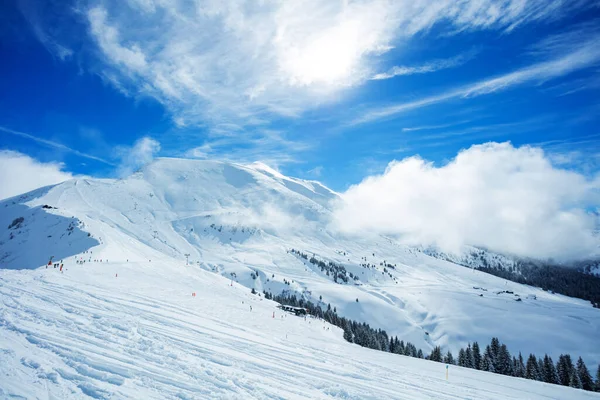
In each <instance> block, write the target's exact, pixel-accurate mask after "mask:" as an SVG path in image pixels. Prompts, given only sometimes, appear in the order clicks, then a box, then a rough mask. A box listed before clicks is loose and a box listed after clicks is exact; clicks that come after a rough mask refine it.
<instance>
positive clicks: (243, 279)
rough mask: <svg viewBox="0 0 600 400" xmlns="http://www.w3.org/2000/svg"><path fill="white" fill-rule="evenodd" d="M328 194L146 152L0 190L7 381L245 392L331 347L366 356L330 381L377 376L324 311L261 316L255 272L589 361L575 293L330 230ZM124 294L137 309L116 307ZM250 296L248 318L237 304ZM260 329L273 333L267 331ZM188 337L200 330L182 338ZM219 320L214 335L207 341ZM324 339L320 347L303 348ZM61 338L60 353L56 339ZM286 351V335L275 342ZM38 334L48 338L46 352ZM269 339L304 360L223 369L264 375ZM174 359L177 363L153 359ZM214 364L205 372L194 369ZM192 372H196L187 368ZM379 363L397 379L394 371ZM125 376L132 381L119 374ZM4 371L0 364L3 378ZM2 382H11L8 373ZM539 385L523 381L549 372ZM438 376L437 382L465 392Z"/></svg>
mask: <svg viewBox="0 0 600 400" xmlns="http://www.w3.org/2000/svg"><path fill="white" fill-rule="evenodd" d="M337 198H338V194H336V193H335V192H333V191H332V190H330V189H328V188H326V187H325V186H323V185H322V184H320V183H318V182H313V181H305V180H300V179H294V178H289V177H286V176H283V175H281V174H280V173H278V172H277V171H274V170H272V169H270V168H269V167H267V166H265V165H263V164H258V163H256V164H252V165H238V164H231V163H223V162H215V161H192V160H180V159H158V160H156V161H155V162H153V163H152V164H150V165H148V166H146V167H144V168H143V169H142V170H140V171H139V172H137V173H135V174H134V175H132V176H131V177H129V178H127V179H123V180H110V179H75V180H71V181H67V182H64V183H62V184H59V185H56V186H52V187H46V188H42V189H38V190H35V191H33V192H30V193H28V194H25V195H22V196H18V197H14V198H11V199H7V200H5V201H3V202H0V227H2V229H0V268H2V270H0V299H1V300H2V302H3V309H2V311H1V313H0V331H1V332H2V337H3V338H7V339H0V362H2V363H3V365H10V371H11V372H10V373H11V374H13V375H11V376H14V377H15V378H18V379H16V381H17V382H30V381H32V380H36V379H38V380H39V379H41V380H42V381H43V382H44V383H43V384H44V385H50V386H51V387H53V388H54V389H52V390H50V389H49V391H50V392H52V393H54V396H57V397H58V398H66V397H69V396H71V397H75V398H77V393H79V394H80V393H82V392H83V393H85V394H87V395H88V396H91V397H96V398H104V397H109V393H110V390H113V389H115V388H114V386H115V385H116V387H118V390H119V391H120V392H119V393H121V396H123V397H129V396H131V397H135V395H134V393H136V392H135V388H137V387H139V386H140V385H142V386H143V383H144V382H153V383H152V384H153V385H155V386H153V387H152V388H150V389H149V390H150V392H148V393H149V394H148V396H147V398H155V397H156V398H164V397H167V398H175V397H176V396H179V397H180V398H203V397H213V396H217V397H218V396H222V397H228V395H227V393H229V394H230V395H231V393H233V396H234V397H236V396H238V397H245V396H246V395H248V393H251V392H252V393H259V395H258V396H257V397H272V396H275V395H280V396H283V397H285V398H287V397H296V396H297V397H302V394H301V393H303V392H302V391H301V390H302V389H301V387H302V386H303V385H305V384H306V382H308V381H309V380H310V379H311V378H310V374H309V371H310V370H312V369H315V368H316V369H318V368H319V367H318V366H319V365H320V363H322V362H324V363H334V364H335V363H339V364H340V365H341V364H343V357H342V358H340V357H339V356H340V354H341V353H342V352H348V354H350V356H349V357H355V358H354V360H356V362H360V361H359V360H361V359H363V358H364V359H365V360H375V359H377V360H378V361H373V364H372V365H370V366H366V367H361V366H358V365H356V366H354V367H352V369H351V370H348V369H344V368H342V367H340V366H338V367H339V368H338V367H334V368H331V369H330V368H329V367H327V368H325V369H323V370H322V371H323V372H324V373H326V374H331V376H332V377H333V376H335V377H336V379H337V378H340V377H341V378H340V379H342V380H343V381H344V382H349V381H350V378H351V377H354V378H356V379H358V378H359V377H365V376H366V377H368V378H365V379H368V380H369V384H370V385H374V386H377V385H379V383H377V382H376V381H377V379H378V378H374V377H373V374H377V372H376V369H377V368H376V367H375V365H376V364H377V363H378V362H379V361H380V359H379V358H380V357H383V354H382V355H378V354H372V353H373V352H372V351H370V350H367V349H361V348H357V349H355V348H356V347H357V346H352V345H350V344H347V343H344V342H343V339H342V338H341V333H340V332H339V331H338V330H337V328H334V329H333V330H332V331H331V330H329V331H328V330H327V328H328V327H325V326H324V325H323V324H322V323H321V324H320V326H319V327H316V326H315V325H311V326H307V325H306V324H305V323H304V322H305V321H301V320H300V319H298V321H296V320H295V319H293V320H292V321H290V322H289V324H287V322H286V324H284V322H283V321H277V320H276V321H272V319H273V318H271V312H272V311H273V310H274V305H273V304H274V303H272V302H270V301H268V300H264V301H263V300H262V298H260V300H259V298H257V297H256V296H253V295H251V294H250V289H252V288H253V289H255V290H256V291H257V292H259V293H262V292H263V291H265V292H270V293H272V294H279V293H282V292H286V293H296V294H298V295H302V296H304V298H306V299H308V300H311V301H312V302H314V303H320V304H322V305H323V306H324V307H326V306H327V305H328V304H330V305H331V307H334V308H335V309H336V310H337V313H338V314H339V315H341V316H345V317H347V318H351V319H353V320H356V321H361V322H367V323H369V324H370V325H371V326H373V327H375V328H381V329H385V330H386V331H387V332H388V334H391V335H394V336H396V335H397V336H398V337H399V338H401V339H403V340H407V341H410V342H412V343H414V344H415V345H416V346H417V347H420V348H422V349H423V350H425V351H430V350H431V349H432V348H433V347H434V346H436V345H439V346H442V348H444V349H449V350H452V351H454V352H455V351H456V350H457V349H459V348H461V347H463V346H465V345H466V344H467V343H468V342H473V341H479V342H480V343H488V342H489V340H490V339H491V338H492V337H494V336H497V337H499V338H500V339H501V340H502V341H503V342H504V343H506V344H507V345H508V347H509V349H510V350H511V352H512V353H513V354H514V353H518V352H519V351H521V352H522V353H523V354H524V355H526V354H529V353H530V352H533V353H535V354H537V355H543V354H544V353H548V354H549V355H551V356H552V357H553V358H554V359H556V358H558V355H559V354H561V353H570V354H572V355H574V356H578V355H581V356H582V357H583V358H584V360H585V361H586V363H587V364H588V366H589V367H591V368H594V370H595V367H596V366H597V363H598V360H600V345H599V344H600V343H599V341H598V337H597V336H598V332H600V312H599V311H598V310H596V309H594V308H592V306H591V305H590V303H589V302H586V301H583V300H580V299H575V298H570V297H566V296H562V295H558V294H552V293H549V292H546V291H543V290H541V289H537V288H533V287H530V286H526V285H521V284H517V283H513V282H510V281H505V280H504V279H500V278H497V277H494V276H491V275H488V274H485V273H483V272H480V271H476V270H472V269H468V268H464V267H463V266H460V265H457V263H455V262H451V261H452V260H450V261H447V260H443V259H440V258H439V257H438V258H436V257H433V256H432V255H429V254H426V253H425V252H423V251H422V250H420V249H416V248H413V247H409V246H405V245H402V244H400V243H398V242H396V241H395V240H393V239H391V238H387V237H375V238H373V237H354V236H352V237H350V236H344V235H341V234H339V233H338V232H336V231H334V230H333V229H331V228H330V227H329V225H328V220H329V216H330V214H331V210H332V208H331V207H332V200H335V199H337ZM6 227H8V228H6ZM51 258H52V260H53V261H54V262H57V263H60V264H63V265H64V267H65V270H64V271H63V273H62V274H61V273H60V272H58V271H57V270H56V269H54V268H53V267H52V266H51V267H49V268H44V266H45V265H46V264H47V263H48V261H49V260H50V259H51ZM9 270H17V271H9ZM230 285H231V286H230ZM192 292H194V293H196V294H197V295H196V296H195V297H193V298H192V297H191V296H190V294H191V293H192ZM162 302H164V303H162ZM242 303H243V304H242ZM132 304H134V305H135V309H129V308H128V307H130V306H131V305H132ZM199 304H201V305H199ZM248 304H252V305H253V306H254V308H255V310H256V313H258V314H256V315H260V318H259V317H253V316H252V315H255V314H250V312H249V311H248V309H247V305H248ZM253 313H254V311H253ZM242 314H243V316H242ZM265 315H266V316H267V317H270V319H269V318H264V317H265ZM279 316H280V315H279ZM287 318H288V320H289V319H291V317H287ZM90 321H91V322H90ZM315 324H316V322H315ZM317 328H318V329H317ZM54 330H57V332H59V333H58V335H59V336H58V337H57V336H56V333H55V331H54ZM240 332H242V333H241V336H240V337H238V336H237V335H238V334H240ZM271 333H272V334H273V336H274V337H275V338H276V339H275V342H274V343H269V342H268V340H269V339H268V338H269V335H270V334H271ZM288 336H289V337H288ZM291 336H293V339H290V337H291ZM198 337H202V338H204V339H206V342H203V344H202V345H199V344H197V343H196V339H197V338H198ZM218 337H222V340H224V341H225V342H226V343H227V346H226V348H219V349H217V346H218V345H217V338H218ZM286 337H287V339H286ZM303 338H304V339H303ZM133 339H135V343H136V346H137V347H134V348H128V350H126V351H127V352H128V354H129V355H130V356H131V357H133V358H134V359H135V360H136V361H135V362H132V363H131V364H130V365H126V364H127V363H128V362H127V359H128V358H127V357H126V356H120V355H119V351H120V350H118V349H125V348H127V346H128V345H127V343H129V341H130V340H133ZM286 340H292V343H293V344H292V345H289V343H288V342H287V341H286ZM111 341H113V342H114V343H116V344H115V346H117V347H116V348H111V347H110V345H108V343H111ZM323 342H327V343H332V346H333V347H331V348H329V347H326V346H325V347H321V350H314V349H318V348H319V346H320V344H322V343H323ZM71 346H75V347H74V348H75V349H76V351H75V352H74V353H70V352H68V351H66V349H68V348H70V347H71ZM103 346H108V347H103ZM123 346H124V347H123ZM253 346H258V347H257V348H258V350H253V349H252V347H253ZM290 346H291V347H292V348H293V349H295V350H289V349H290ZM298 346H300V347H305V346H306V347H307V348H308V349H309V350H306V351H305V352H303V351H301V350H300V347H298ZM350 348H351V349H352V350H349V349H350ZM116 349H117V350H116ZM283 351H290V353H289V354H288V356H289V357H288V356H282V355H281V354H280V353H281V352H283ZM48 352H49V353H51V354H52V356H51V357H50V359H49V361H47V365H43V362H42V361H40V360H43V359H44V358H45V357H46V355H47V353H48ZM325 353H327V354H325ZM45 354H46V355H45ZM142 354H143V355H142ZM259 354H260V356H259ZM286 354H287V353H286ZM389 356H391V357H393V355H389ZM140 357H141V358H140ZM190 357H195V359H194V360H192V359H190ZM259 357H265V358H263V359H262V360H261V361H258V358H259ZM282 357H283V359H286V360H287V361H286V364H285V365H287V366H288V367H289V368H292V367H291V366H292V365H298V364H301V361H300V360H303V359H304V358H306V357H309V358H310V359H311V360H312V361H309V362H306V363H305V364H302V367H301V370H300V371H296V375H293V376H292V377H290V379H291V380H292V381H293V384H291V386H290V387H289V388H283V387H280V386H281V384H280V383H277V384H275V383H273V379H274V378H273V377H271V378H269V377H257V376H254V375H253V376H252V377H249V376H248V375H244V378H243V379H237V378H235V377H234V376H235V372H232V371H235V370H236V366H241V367H240V368H242V369H245V368H246V367H247V368H252V367H256V363H259V362H260V363H267V364H269V365H270V366H269V367H268V368H267V369H266V370H268V371H270V372H269V373H270V374H272V375H273V376H275V375H277V374H279V373H281V371H278V370H277V369H278V368H280V367H278V368H275V367H274V364H275V363H278V362H282ZM201 359H206V360H205V362H203V361H202V360H201ZM268 360H270V361H268ZM319 360H322V361H319ZM381 360H384V359H381ZM385 360H386V361H381V362H383V363H384V364H385V365H388V366H389V368H390V369H394V368H396V367H397V364H396V362H394V361H393V359H390V360H389V361H387V359H385ZM410 362H411V363H412V362H415V363H417V362H421V364H414V367H418V368H423V371H430V369H431V368H434V367H431V366H424V363H425V362H423V361H419V360H416V361H410ZM4 363H6V364H4ZM198 363H201V364H202V363H204V364H202V365H204V367H203V368H202V371H204V372H202V373H196V372H194V371H192V368H191V366H192V365H194V366H198ZM386 363H388V364H386ZM171 364H173V366H174V368H175V370H172V369H171V368H167V366H170V365H171ZM205 364H206V365H205ZM208 364H210V368H208V366H207V365H208ZM261 365H263V364H261ZM263 366H264V365H263ZM214 368H216V370H217V371H219V372H218V373H214V372H213V373H210V372H208V371H211V370H213V371H214ZM281 368H282V367H281ZM398 368H400V367H398ZM401 368H406V369H410V368H412V364H411V366H408V364H404V366H403V367H401ZM440 368H441V367H440ZM434 369H435V368H434ZM340 371H342V372H340ZM427 373H429V372H427ZM432 373H435V374H438V373H439V374H441V372H438V371H437V370H436V372H432ZM474 373H476V374H480V373H479V372H477V371H475V372H474ZM198 374H201V375H198ZM202 374H204V375H202ZM221 374H222V375H221ZM461 374H462V372H461ZM465 374H466V375H464V379H465V380H466V379H468V378H467V377H468V376H470V375H468V373H465ZM399 375H402V374H399ZM417 375H418V377H417V376H414V378H415V379H422V374H421V373H418V374H417ZM487 375H491V374H487ZM460 376H461V378H460V379H463V378H462V377H463V375H460ZM36 377H37V378H36ZM134 377H135V379H134ZM478 377H479V375H478ZM479 378H481V379H483V380H487V379H489V380H490V382H491V381H492V380H493V379H496V378H492V377H489V378H488V377H487V376H485V377H479ZM479 378H478V379H479ZM207 379H208V383H206V385H204V386H203V385H200V384H199V383H198V382H200V381H203V382H204V380H207ZM394 379H396V380H398V379H399V380H400V381H392V383H394V382H395V384H399V383H402V384H407V383H406V382H407V380H405V378H400V377H396V378H394ZM406 379H409V378H406ZM436 379H437V378H436ZM498 379H502V377H498ZM503 379H508V378H503ZM129 381H135V382H134V383H127V384H125V382H129ZM175 382H177V383H175ZM4 384H6V383H5V382H2V381H1V380H0V388H1V387H2V386H3V385H4ZM453 384H454V383H453ZM494 384H496V383H494ZM497 384H498V385H499V386H502V385H503V384H502V382H501V381H498V383H497ZM15 385H16V386H10V387H8V389H10V388H11V387H12V389H11V390H13V391H15V392H18V391H19V390H22V387H21V386H19V385H18V384H15ZM53 385H54V386H53ZM268 385H275V388H273V387H270V388H267V386H268ZM388 385H389V384H388ZM457 385H458V386H460V384H457ZM511 385H512V383H511ZM528 385H534V386H535V385H536V384H535V383H528ZM537 385H539V387H536V388H535V390H533V391H532V394H531V397H535V396H537V395H540V393H545V392H544V391H545V390H547V389H546V385H542V384H537ZM42 386H43V385H42ZM55 386H56V387H55ZM309 386H310V390H312V392H310V393H309V394H306V395H307V396H309V397H328V396H330V397H335V396H338V397H344V396H345V397H347V398H363V397H365V396H366V395H367V393H375V392H369V389H368V388H367V389H365V387H362V386H361V387H354V386H352V387H351V389H347V388H345V387H344V386H343V385H337V386H336V385H327V384H325V383H324V382H320V383H319V382H313V383H311V384H310V385H309ZM492 386H493V385H492ZM525 386H526V385H525ZM40 387H41V386H40ZM382 387H383V388H384V389H381V390H383V391H379V392H376V393H378V395H377V396H375V398H384V397H389V398H392V397H394V395H392V394H393V393H395V392H393V391H391V392H389V393H388V392H385V390H387V389H385V388H387V387H389V386H385V385H383V386H382ZM515 387H516V386H515ZM111 388H112V389H111ZM198 388H203V389H198ZM196 389H198V390H200V391H199V392H196V391H195V390H196ZM284 389H288V390H297V392H294V394H290V392H289V391H285V390H284ZM413 389H414V390H413ZM413 389H407V391H406V393H407V396H408V397H409V398H417V396H416V395H414V396H411V395H410V393H421V392H420V390H419V388H413ZM420 389H423V388H420ZM480 389H481V388H480ZM538 389H539V391H536V390H538ZM39 390H42V389H39V387H37V386H32V389H31V392H28V393H29V395H30V396H32V397H33V396H34V395H38V393H41V392H40V391H39ZM115 390H116V389H115ZM202 390H209V392H202ZM282 390H284V392H282ZM449 390H450V392H449V393H451V394H450V395H449V397H453V396H458V397H465V396H467V397H468V396H471V395H470V394H469V395H467V394H465V393H464V392H461V391H460V390H461V389H457V388H455V387H452V388H451V389H449ZM473 390H475V392H477V393H478V394H477V395H475V394H473V395H472V396H471V397H477V398H497V397H502V398H508V397H510V394H507V393H508V392H506V393H504V392H490V393H491V394H490V393H488V394H487V395H484V394H482V393H483V392H480V391H477V390H479V389H473ZM523 390H525V389H523ZM551 390H554V389H553V388H552V389H551ZM561 390H562V389H561ZM5 392H6V393H9V392H8V391H7V390H5ZM42 392H43V390H42ZM2 393H3V392H1V391H0V395H1V394H2ZM57 393H59V394H57ZM281 393H287V394H284V395H281ZM494 393H495V394H494ZM499 393H502V395H501V396H498V394H499ZM511 393H512V392H511ZM520 393H521V392H519V391H515V392H514V393H513V395H514V397H515V398H519V397H520V396H519V394H520ZM550 393H552V392H550ZM161 395H162V396H163V397H161ZM587 395H588V394H586V395H585V396H587ZM186 396H187V397H186ZM441 396H443V395H442V394H441V392H435V394H434V393H430V394H429V395H424V396H423V397H437V398H440V397H441ZM550 397H551V396H550ZM566 397H570V396H567V395H565V397H564V398H566ZM48 398H50V397H48Z"/></svg>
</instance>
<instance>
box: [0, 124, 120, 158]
mask: <svg viewBox="0 0 600 400" xmlns="http://www.w3.org/2000/svg"><path fill="white" fill-rule="evenodd" d="M0 132H4V133H6V134H9V135H13V136H19V137H21V138H24V139H28V140H32V141H34V142H36V143H38V144H41V145H43V146H47V147H52V148H55V149H58V150H62V151H66V152H68V153H72V154H75V155H76V156H79V157H83V158H87V159H90V160H94V161H99V162H101V163H103V164H107V165H112V166H114V165H115V164H113V163H112V162H110V161H107V160H106V159H104V158H101V157H97V156H94V155H92V154H88V153H83V152H81V151H79V150H76V149H73V148H71V147H68V146H65V145H64V144H62V143H58V142H54V141H52V140H47V139H42V138H40V137H37V136H34V135H31V134H29V133H25V132H20V131H15V130H14V129H9V128H6V127H3V126H0Z"/></svg>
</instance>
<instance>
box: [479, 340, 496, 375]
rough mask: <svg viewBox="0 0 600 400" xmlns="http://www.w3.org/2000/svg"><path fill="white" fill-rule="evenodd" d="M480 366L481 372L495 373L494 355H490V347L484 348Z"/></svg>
mask: <svg viewBox="0 0 600 400" xmlns="http://www.w3.org/2000/svg"><path fill="white" fill-rule="evenodd" d="M481 364H482V365H481V370H482V371H488V372H496V368H495V367H494V355H493V354H492V348H491V347H490V345H487V346H486V347H485V351H484V352H483V358H482V359H481Z"/></svg>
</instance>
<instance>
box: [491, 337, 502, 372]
mask: <svg viewBox="0 0 600 400" xmlns="http://www.w3.org/2000/svg"><path fill="white" fill-rule="evenodd" d="M490 348H491V349H492V356H493V358H492V360H493V362H494V367H495V366H496V359H497V358H498V352H499V351H500V340H499V339H498V338H492V343H491V345H490Z"/></svg>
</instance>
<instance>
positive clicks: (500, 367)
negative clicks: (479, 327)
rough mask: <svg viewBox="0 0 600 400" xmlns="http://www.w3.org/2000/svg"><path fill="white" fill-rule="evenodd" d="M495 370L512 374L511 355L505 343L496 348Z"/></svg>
mask: <svg viewBox="0 0 600 400" xmlns="http://www.w3.org/2000/svg"><path fill="white" fill-rule="evenodd" d="M496 372H497V373H499V374H502V375H511V374H512V366H511V357H510V353H509V352H508V349H507V348H506V345H505V344H503V345H501V346H500V348H499V349H498V356H497V358H496Z"/></svg>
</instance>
